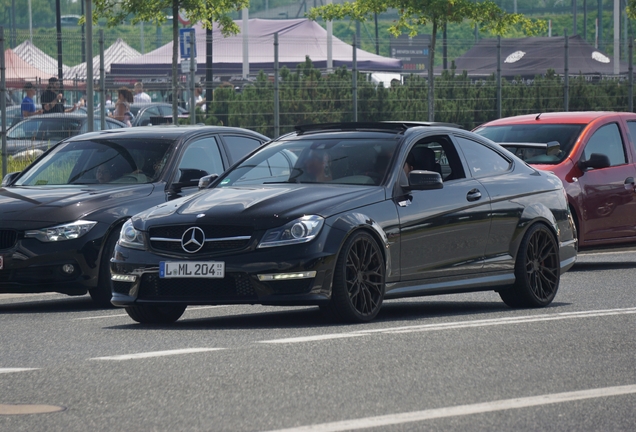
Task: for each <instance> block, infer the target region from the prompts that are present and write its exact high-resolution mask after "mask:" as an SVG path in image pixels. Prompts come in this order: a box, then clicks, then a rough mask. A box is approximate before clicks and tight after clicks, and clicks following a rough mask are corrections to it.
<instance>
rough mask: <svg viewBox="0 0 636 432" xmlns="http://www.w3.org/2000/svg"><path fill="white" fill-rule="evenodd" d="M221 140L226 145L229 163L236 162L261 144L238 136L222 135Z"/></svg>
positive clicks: (255, 140) (252, 139)
mask: <svg viewBox="0 0 636 432" xmlns="http://www.w3.org/2000/svg"><path fill="white" fill-rule="evenodd" d="M223 140H224V141H225V142H226V144H227V151H228V153H229V156H230V163H234V162H236V161H238V160H239V159H241V158H242V157H243V156H245V155H246V154H248V153H251V152H252V150H255V149H256V148H258V147H259V146H260V145H261V142H260V141H259V140H257V139H254V138H250V137H246V136H240V135H223Z"/></svg>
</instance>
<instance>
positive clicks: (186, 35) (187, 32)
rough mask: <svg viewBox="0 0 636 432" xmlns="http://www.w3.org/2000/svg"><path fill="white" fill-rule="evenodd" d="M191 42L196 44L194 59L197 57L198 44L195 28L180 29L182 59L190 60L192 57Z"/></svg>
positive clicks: (194, 46)
mask: <svg viewBox="0 0 636 432" xmlns="http://www.w3.org/2000/svg"><path fill="white" fill-rule="evenodd" d="M190 41H192V43H193V44H194V45H193V48H194V57H196V56H197V42H196V36H195V34H194V28H182V29H179V52H180V53H181V58H182V59H188V58H190V56H191V55H192V53H190Z"/></svg>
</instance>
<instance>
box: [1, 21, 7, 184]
mask: <svg viewBox="0 0 636 432" xmlns="http://www.w3.org/2000/svg"><path fill="white" fill-rule="evenodd" d="M5 71H6V67H5V64H4V27H3V26H0V110H2V114H1V116H2V119H1V121H2V178H4V176H6V175H7V77H6V73H5Z"/></svg>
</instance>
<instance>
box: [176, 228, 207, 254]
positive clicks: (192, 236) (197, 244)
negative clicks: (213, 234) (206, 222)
mask: <svg viewBox="0 0 636 432" xmlns="http://www.w3.org/2000/svg"><path fill="white" fill-rule="evenodd" d="M203 245H205V233H204V232H203V230H202V229H201V228H199V227H191V228H188V229H187V230H186V231H185V232H184V233H183V236H182V237H181V247H182V248H183V250H184V251H186V252H187V253H196V252H199V251H200V250H201V248H202V247H203Z"/></svg>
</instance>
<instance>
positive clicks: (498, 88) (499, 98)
mask: <svg viewBox="0 0 636 432" xmlns="http://www.w3.org/2000/svg"><path fill="white" fill-rule="evenodd" d="M497 118H501V36H497Z"/></svg>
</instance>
